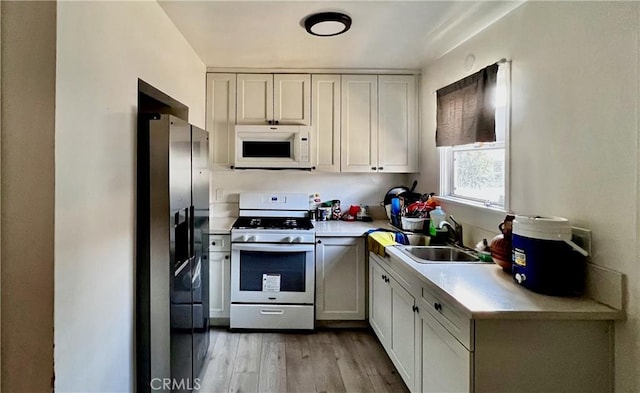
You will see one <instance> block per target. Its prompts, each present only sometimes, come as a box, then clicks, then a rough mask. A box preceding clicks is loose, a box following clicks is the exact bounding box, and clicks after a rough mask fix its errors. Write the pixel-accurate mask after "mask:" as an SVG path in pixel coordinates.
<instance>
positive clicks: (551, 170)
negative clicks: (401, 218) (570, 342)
mask: <svg viewBox="0 0 640 393" xmlns="http://www.w3.org/2000/svg"><path fill="white" fill-rule="evenodd" d="M639 13H640V3H637V2H527V3H525V4H524V5H523V6H521V7H520V8H518V9H516V10H515V11H514V12H512V13H511V14H509V15H507V16H506V17H505V18H504V19H502V20H500V21H498V22H497V23H496V24H494V25H492V26H490V27H489V28H487V29H486V30H485V31H483V32H481V33H480V34H478V35H477V36H476V37H474V38H472V39H470V40H469V41H467V42H466V43H464V44H463V45H461V46H459V47H458V48H456V49H455V50H453V51H451V52H449V53H448V54H447V55H445V56H443V57H442V58H440V59H439V60H438V61H436V62H434V63H432V64H430V65H427V66H426V68H425V69H424V70H423V86H422V88H423V91H422V93H423V124H424V126H423V175H422V177H421V182H422V183H424V184H428V185H430V186H431V187H432V188H433V187H437V184H438V176H437V171H432V170H431V169H432V168H437V166H438V161H437V157H438V156H437V152H436V149H435V142H434V139H435V138H434V135H435V94H434V92H435V91H436V90H437V89H438V88H440V87H443V86H446V85H447V84H449V83H451V82H453V81H455V80H458V79H460V78H462V77H464V76H465V75H467V74H468V72H467V71H465V69H464V61H465V58H466V56H467V55H468V54H474V55H475V57H476V63H475V66H474V69H473V70H472V71H471V72H475V71H477V70H478V69H480V68H482V67H484V66H486V65H488V64H491V63H493V62H495V61H497V60H499V59H500V58H503V57H504V58H507V59H510V60H512V61H513V63H512V129H511V171H512V172H511V192H512V194H511V195H512V199H511V208H512V210H514V211H515V212H516V213H535V214H541V215H559V216H564V217H567V218H569V219H570V220H571V221H572V223H573V224H574V225H577V226H581V227H586V228H589V229H591V230H592V231H593V256H592V260H593V262H594V263H596V264H598V265H602V266H605V267H608V268H611V269H613V270H617V271H619V272H622V273H624V274H625V275H626V286H627V288H626V292H625V302H626V312H627V320H625V321H622V322H619V323H616V351H615V365H616V366H615V368H616V391H617V392H638V391H640V373H639V372H638V370H639V369H640V262H639V261H640V258H639V253H640V244H639V242H640V240H639V231H638V217H639V216H640V211H639V209H638V203H639V200H638V195H639V193H638V175H639V173H638V172H639V171H638V166H639V160H638V151H639V150H638V141H639V138H638V116H639V109H638V103H639V101H638V96H639V90H638V83H639V77H638V75H639V68H638V67H639V60H638V57H639V46H638V35H639V26H640V23H639V22H640V17H639ZM446 209H447V210H448V211H449V212H450V213H453V214H454V215H456V216H458V218H459V219H461V220H462V221H463V222H465V224H467V227H471V229H480V230H481V231H482V230H484V231H490V232H491V233H496V232H497V228H496V226H497V224H498V223H499V222H500V221H501V220H502V219H503V218H504V215H503V214H491V213H479V212H478V211H477V209H468V208H460V207H458V206H455V205H451V204H449V205H447V206H446ZM485 233H486V232H485Z"/></svg>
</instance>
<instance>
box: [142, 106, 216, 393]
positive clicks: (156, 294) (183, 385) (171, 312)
mask: <svg viewBox="0 0 640 393" xmlns="http://www.w3.org/2000/svg"><path fill="white" fill-rule="evenodd" d="M137 139H138V142H137V143H138V146H137V206H136V210H137V222H136V232H137V238H136V367H137V392H139V393H140V392H150V391H175V392H186V391H191V390H194V389H196V390H197V389H198V385H199V378H200V377H201V373H202V372H203V371H204V370H203V366H204V363H205V359H206V354H207V349H208V346H209V335H208V328H209V261H208V259H207V256H208V249H207V247H208V244H209V242H208V239H207V232H208V226H209V169H208V161H209V158H208V157H209V154H208V152H209V149H208V146H209V142H208V134H207V132H206V131H204V130H201V129H199V128H197V127H194V126H192V125H190V124H188V123H187V122H185V121H184V120H181V119H179V118H176V117H174V116H171V115H160V114H149V115H146V114H144V115H140V116H139V119H138V138H137Z"/></svg>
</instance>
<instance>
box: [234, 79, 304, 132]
mask: <svg viewBox="0 0 640 393" xmlns="http://www.w3.org/2000/svg"><path fill="white" fill-rule="evenodd" d="M237 81H238V87H237V100H236V101H237V116H236V124H293V125H309V124H311V75H308V74H238V77H237Z"/></svg>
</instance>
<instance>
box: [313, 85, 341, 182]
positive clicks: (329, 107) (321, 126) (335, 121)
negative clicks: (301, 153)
mask: <svg viewBox="0 0 640 393" xmlns="http://www.w3.org/2000/svg"><path fill="white" fill-rule="evenodd" d="M311 81H312V89H311V90H312V91H313V100H312V104H313V110H312V113H311V119H312V123H313V126H314V127H313V128H314V136H315V138H316V140H315V146H316V149H317V157H318V163H317V165H316V168H317V169H318V170H319V171H327V172H339V171H340V75H312V76H311Z"/></svg>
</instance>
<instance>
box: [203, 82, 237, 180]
mask: <svg viewBox="0 0 640 393" xmlns="http://www.w3.org/2000/svg"><path fill="white" fill-rule="evenodd" d="M235 124H236V74H213V73H209V74H207V124H206V127H207V131H209V151H210V152H211V164H210V165H211V168H213V169H214V170H215V169H229V168H230V167H231V165H233V160H234V157H233V152H234V149H235V147H234V142H235V140H234V127H235Z"/></svg>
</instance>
